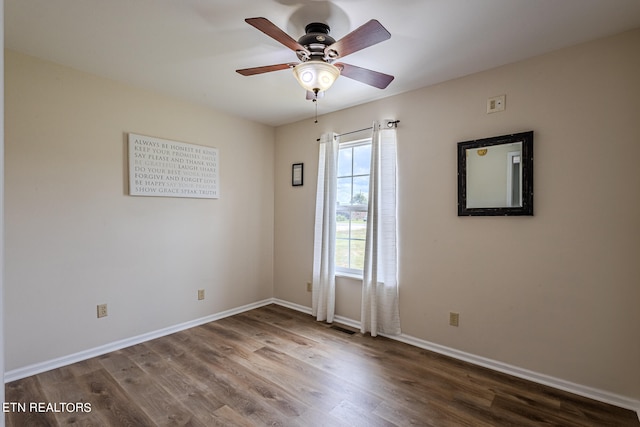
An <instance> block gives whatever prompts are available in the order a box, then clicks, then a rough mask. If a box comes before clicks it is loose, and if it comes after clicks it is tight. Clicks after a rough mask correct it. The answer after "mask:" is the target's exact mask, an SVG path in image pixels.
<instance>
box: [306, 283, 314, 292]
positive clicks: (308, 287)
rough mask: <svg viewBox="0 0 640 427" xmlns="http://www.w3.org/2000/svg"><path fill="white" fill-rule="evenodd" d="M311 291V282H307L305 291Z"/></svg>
mask: <svg viewBox="0 0 640 427" xmlns="http://www.w3.org/2000/svg"><path fill="white" fill-rule="evenodd" d="M311 291H313V288H312V287H311V282H307V292H311Z"/></svg>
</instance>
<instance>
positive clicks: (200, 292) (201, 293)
mask: <svg viewBox="0 0 640 427" xmlns="http://www.w3.org/2000/svg"><path fill="white" fill-rule="evenodd" d="M203 299H204V289H198V300H203Z"/></svg>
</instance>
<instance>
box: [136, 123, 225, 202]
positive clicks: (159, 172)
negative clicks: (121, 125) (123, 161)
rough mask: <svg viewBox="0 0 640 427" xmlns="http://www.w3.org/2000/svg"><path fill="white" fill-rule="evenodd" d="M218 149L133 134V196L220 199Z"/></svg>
mask: <svg viewBox="0 0 640 427" xmlns="http://www.w3.org/2000/svg"><path fill="white" fill-rule="evenodd" d="M218 162H219V157H218V149H217V148H213V147H205V146H202V145H194V144H187V143H184V142H177V141H170V140H166V139H160V138H154V137H151V136H144V135H137V134H134V133H130V134H129V194H130V195H131V196H155V197H189V198H199V199H218V198H219V197H220V189H219V181H218V169H219V168H218Z"/></svg>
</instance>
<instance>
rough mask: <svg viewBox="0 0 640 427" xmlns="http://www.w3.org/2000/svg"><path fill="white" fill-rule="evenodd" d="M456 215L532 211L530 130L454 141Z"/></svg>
mask: <svg viewBox="0 0 640 427" xmlns="http://www.w3.org/2000/svg"><path fill="white" fill-rule="evenodd" d="M458 215H460V216H469V215H484V216H486V215H533V132H524V133H520V134H514V135H504V136H499V137H495V138H486V139H480V140H475V141H466V142H460V143H458Z"/></svg>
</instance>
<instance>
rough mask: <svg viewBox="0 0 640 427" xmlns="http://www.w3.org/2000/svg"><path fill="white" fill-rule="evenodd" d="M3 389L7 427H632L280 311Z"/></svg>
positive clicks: (568, 399)
mask: <svg viewBox="0 0 640 427" xmlns="http://www.w3.org/2000/svg"><path fill="white" fill-rule="evenodd" d="M347 329H348V328H347ZM5 390H6V391H5V394H6V396H5V398H6V400H7V402H18V403H23V404H24V405H25V411H19V410H18V411H13V412H9V413H7V414H6V423H7V426H29V427H31V426H66V425H82V426H136V427H138V426H236V425H237V426H256V425H258V426H261V425H282V426H331V427H334V426H367V427H369V426H409V425H417V426H438V427H440V426H474V427H476V426H540V425H555V426H599V427H600V426H640V422H639V421H638V418H637V415H636V413H634V412H632V411H629V410H626V409H621V408H617V407H614V406H610V405H606V404H603V403H599V402H596V401H593V400H590V399H586V398H583V397H580V396H576V395H573V394H570V393H566V392H563V391H558V390H555V389H552V388H549V387H545V386H542V385H539V384H535V383H531V382H527V381H524V380H521V379H518V378H514V377H511V376H508V375H504V374H501V373H497V372H494V371H491V370H488V369H485V368H481V367H478V366H474V365H471V364H468V363H465V362H461V361H458V360H455V359H451V358H448V357H445V356H442V355H438V354H436V353H432V352H429V351H426V350H422V349H419V348H416V347H412V346H409V345H406V344H403V343H399V342H397V341H393V340H389V339H385V338H382V337H377V338H371V337H370V336H363V335H361V334H360V333H354V334H348V333H346V332H345V331H344V330H339V329H336V328H334V327H331V326H330V325H327V324H324V323H319V322H316V321H315V320H314V319H313V318H312V317H311V316H308V315H305V314H302V313H299V312H296V311H293V310H289V309H287V308H284V307H281V306H277V305H269V306H266V307H262V308H259V309H256V310H252V311H250V312H246V313H243V314H238V315H235V316H232V317H228V318H225V319H222V320H218V321H216V322H212V323H208V324H205V325H202V326H199V327H196V328H193V329H189V330H186V331H182V332H179V333H176V334H173V335H169V336H166V337H163V338H159V339H156V340H153V341H149V342H146V343H143V344H139V345H135V346H133V347H129V348H126V349H123V350H120V351H116V352H113V353H109V354H107V355H104V356H100V357H96V358H94V359H90V360H87V361H83V362H79V363H76V364H73V365H69V366H66V367H63V368H59V369H55V370H52V371H49V372H45V373H42V374H39V375H35V376H32V377H29V378H25V379H22V380H19V381H14V382H11V383H9V384H7V385H6V387H5ZM31 402H34V404H37V403H38V402H41V403H42V404H43V405H46V404H47V403H51V404H52V405H54V406H53V407H50V408H48V409H50V411H49V412H47V411H46V409H47V408H39V409H42V410H43V411H30V409H31V408H30V405H31V404H32V403H31ZM60 402H65V403H73V404H76V403H79V405H78V406H79V407H80V409H87V408H86V407H85V406H82V404H83V403H88V404H90V409H91V411H90V412H78V411H72V412H69V409H77V407H75V406H72V407H68V406H64V405H61V404H60ZM56 404H57V405H58V406H57V407H56V406H55V405H56ZM17 409H20V408H17ZM55 410H58V411H59V412H52V411H55Z"/></svg>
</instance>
